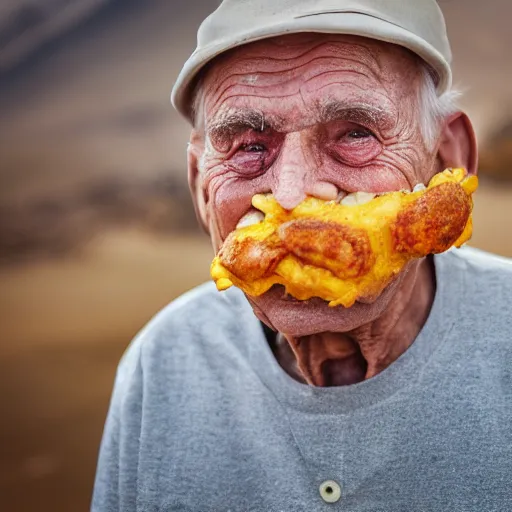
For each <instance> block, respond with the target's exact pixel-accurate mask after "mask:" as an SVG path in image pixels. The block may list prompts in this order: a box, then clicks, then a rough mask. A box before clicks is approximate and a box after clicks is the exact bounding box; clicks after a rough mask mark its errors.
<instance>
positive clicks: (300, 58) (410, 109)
mask: <svg viewBox="0 0 512 512" xmlns="http://www.w3.org/2000/svg"><path fill="white" fill-rule="evenodd" d="M420 84H421V75H420V67H419V64H418V60H417V58H416V57H414V56H412V55H411V54H410V53H409V52H408V51H406V50H404V49H402V48H400V47H397V46H394V45H389V44H385V43H380V42H376V41H371V40H367V39H363V38H357V37H349V36H334V35H320V34H298V35H291V36H285V37H280V38H274V39H269V40H264V41H261V42H257V43H254V44H251V45H246V46H243V47H241V48H238V49H235V50H233V51H232V52H230V53H228V54H226V55H224V56H222V57H220V58H218V59H217V60H216V61H215V62H214V64H213V65H212V66H211V67H210V69H209V70H208V72H207V74H206V77H205V79H204V84H203V87H204V93H205V98H204V111H203V112H202V113H201V118H202V119H204V127H203V126H198V127H197V128H196V129H194V130H193V132H192V135H191V139H190V142H191V144H190V146H189V152H188V157H189V181H190V185H191V189H192V193H193V197H194V200H195V203H196V209H197V211H198V214H199V217H200V219H201V221H202V223H203V224H204V225H205V227H206V228H207V230H208V232H209V233H210V236H211V238H212V242H213V246H214V249H215V251H216V252H217V251H218V250H219V248H220V246H221V245H222V242H223V241H224V240H225V239H226V237H227V236H228V235H229V234H230V232H232V231H233V230H234V229H235V227H236V224H237V222H238V221H239V219H240V218H241V217H242V216H243V215H244V214H245V213H246V212H247V211H248V210H249V209H250V207H251V198H252V196H253V195H255V194H258V193H267V192H271V193H272V194H273V195H274V196H275V198H276V199H277V201H278V202H279V203H280V204H281V206H282V207H284V208H286V209H291V208H293V207H295V206H296V205H297V204H299V203H300V202H301V201H302V200H303V199H304V198H305V197H306V196H307V195H312V196H316V197H319V198H322V199H327V200H331V199H335V198H336V196H337V195H338V193H339V192H340V191H345V192H347V193H350V192H355V191H367V192H376V193H378V192H385V191H392V190H400V189H412V187H414V185H416V184H418V183H427V182H428V181H429V179H430V178H431V177H432V176H433V175H434V174H436V173H438V172H440V171H442V170H443V169H444V168H446V167H465V168H467V169H468V171H469V172H470V173H475V172H476V161H477V155H476V143H475V138H474V133H473V130H472V127H471V124H470V122H469V120H468V118H467V117H466V116H465V115H464V114H463V113H461V112H459V113H457V114H454V115H452V116H450V117H449V118H448V119H446V120H444V122H443V123H442V126H441V130H440V133H439V137H438V140H437V143H436V145H435V147H434V148H433V149H431V150H428V149H427V146H426V145H425V143H424V141H423V138H422V135H421V130H420V126H419V118H418V96H419V87H420ZM203 128H204V129H203ZM434 295H435V278H434V268H433V264H432V262H431V261H430V260H429V259H428V258H424V259H421V260H417V261H414V262H411V263H410V264H408V266H407V267H406V268H405V269H404V271H403V272H402V273H401V274H400V275H399V276H398V277H397V278H396V279H395V280H394V281H393V282H392V283H391V284H390V285H389V286H388V287H387V288H386V289H385V290H384V292H383V293H382V294H381V295H380V296H379V297H378V298H376V299H375V300H373V301H372V302H371V303H362V302H356V304H354V306H352V307H351V308H342V307H336V308H329V307H328V305H327V303H326V302H325V301H323V300H320V299H311V300H309V301H305V302H295V301H290V300H287V299H286V298H283V292H282V289H279V288H278V287H274V288H272V289H271V290H269V291H268V292H267V293H265V294H264V295H262V296H260V297H248V299H249V301H250V303H251V305H252V306H253V309H254V311H255V313H256V315H257V316H258V317H259V318H260V319H261V320H262V321H264V322H265V323H266V324H267V325H269V326H270V327H272V328H273V329H275V330H276V331H278V332H279V333H280V335H279V336H278V340H277V346H276V347H274V348H275V353H276V357H277V358H278V360H279V362H280V363H281V365H282V366H283V368H285V370H286V371H288V373H290V374H291V375H293V376H294V377H295V378H298V379H299V380H302V381H304V382H307V383H309V384H314V385H320V386H327V385H341V384H351V383H354V382H358V381H360V380H362V379H364V378H370V377H372V376H373V375H375V374H377V373H378V372H380V371H382V370H383V369H385V368H386V367H387V366H389V364H391V363H392V362H393V361H394V360H396V359H397V358H398V357H399V356H400V355H401V354H402V353H403V352H404V351H405V350H406V349H407V348H408V347H409V346H410V345H411V343H412V342H413V341H414V339H415V337H416V336H417V334H418V332H419V331H420V330H421V327H422V325H423V324H424V323H425V321H426V319H427V317H428V313H429V310H430V307H431V304H432V301H433V298H434ZM291 354H293V356H294V357H291ZM297 369H298V371H297Z"/></svg>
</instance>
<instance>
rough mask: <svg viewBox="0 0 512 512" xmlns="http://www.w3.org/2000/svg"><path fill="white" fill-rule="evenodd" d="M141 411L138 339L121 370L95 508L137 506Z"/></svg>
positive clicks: (101, 511)
mask: <svg viewBox="0 0 512 512" xmlns="http://www.w3.org/2000/svg"><path fill="white" fill-rule="evenodd" d="M141 414H142V369H141V364H140V347H139V343H138V340H136V341H134V342H133V343H132V345H131V346H130V347H129V348H128V350H127V352H126V353H125V354H124V356H123V358H122V360H121V362H120V364H119V367H118V370H117V374H116V379H115V382H114V390H113V392H112V398H111V401H110V406H109V411H108V415H107V420H106V422H105V427H104V430H103V437H102V441H101V446H100V452H99V457H98V465H97V470H96V478H95V482H94V490H93V496H92V504H91V512H114V511H115V512H120V511H122V512H130V511H135V510H136V508H137V507H136V502H137V469H138V459H139V437H140V425H141Z"/></svg>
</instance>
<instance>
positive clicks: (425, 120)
mask: <svg viewBox="0 0 512 512" xmlns="http://www.w3.org/2000/svg"><path fill="white" fill-rule="evenodd" d="M420 71H421V80H422V84H421V86H420V89H419V98H418V103H419V105H418V106H419V108H418V111H417V112H418V115H419V119H418V121H419V127H420V130H421V134H422V136H423V140H424V142H425V145H426V147H427V149H428V150H430V151H432V150H434V148H435V144H436V142H437V139H438V137H439V135H440V132H441V128H442V123H443V121H444V120H445V119H446V118H447V117H449V116H451V115H452V114H454V113H456V112H458V111H459V110H460V107H459V103H458V100H459V98H460V97H461V96H462V93H461V92H460V91H458V90H455V89H451V90H449V91H446V92H445V93H443V94H442V95H441V96H438V94H437V89H436V84H435V79H434V76H433V75H432V72H431V69H430V68H429V67H428V66H427V65H426V64H424V63H423V62H421V63H420ZM204 96H205V94H204V88H203V79H202V78H201V79H199V81H198V82H197V84H196V86H195V88H194V92H193V96H192V107H191V115H192V120H193V124H194V128H196V129H197V130H202V129H203V128H204V121H205V120H204V99H205V97H204Z"/></svg>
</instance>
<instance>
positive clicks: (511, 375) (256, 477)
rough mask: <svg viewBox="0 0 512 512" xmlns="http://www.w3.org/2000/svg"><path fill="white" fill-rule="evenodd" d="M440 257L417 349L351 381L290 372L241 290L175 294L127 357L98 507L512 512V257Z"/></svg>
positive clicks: (464, 253) (464, 252) (108, 433)
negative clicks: (304, 380)
mask: <svg viewBox="0 0 512 512" xmlns="http://www.w3.org/2000/svg"><path fill="white" fill-rule="evenodd" d="M435 267H436V274H437V281H438V286H437V293H436V297H435V301H434V304H433V307H432V310H431V313H430V316H429V318H428V321H427V323H426V325H425V326H424V328H423V329H422V331H421V332H420V334H419V335H418V337H417V339H416V340H415V342H414V343H413V345H412V346H411V347H410V348H409V349H408V350H407V352H406V353H405V354H403V355H402V356H401V357H400V358H399V359H398V360H397V361H395V362H394V363H393V364H392V365H391V366H390V367H389V368H387V369H386V370H384V371H383V372H382V373H380V374H379V375H377V376H376V377H374V378H372V379H369V380H367V381H364V382H361V383H359V384H355V385H351V386H345V387H333V388H316V387H310V386H307V385H304V384H300V383H298V382H297V381H295V380H293V379H292V378H291V377H289V376H288V375H287V374H286V373H285V372H284V371H283V370H282V368H281V367H280V366H279V364H278V363H277V361H276V360H275V358H274V357H273V355H272V352H271V349H270V347H269V345H268V343H267V341H266V338H265V336H264V333H263V330H262V327H261V324H260V322H259V321H258V320H257V319H256V317H255V316H254V314H253V313H252V310H251V308H250V306H249V304H248V302H247V301H246V299H245V297H244V296H243V294H242V293H241V292H240V291H238V290H236V289H230V290H228V291H227V292H223V293H219V292H217V291H216V290H215V288H214V286H213V285H211V284H207V285H204V286H201V287H199V288H197V289H195V290H192V291H191V292H189V293H187V294H185V295H184V296H182V297H181V298H179V299H178V300H176V301H174V302H173V303H171V304H170V305H169V306H168V307H167V308H165V309H164V310H163V311H162V312H161V313H159V314H158V315H157V316H156V317H155V319H153V320H152V321H151V322H150V323H149V325H148V326H147V327H146V328H144V330H143V331H142V332H141V333H140V334H139V336H138V337H137V338H136V340H135V341H134V342H133V343H132V345H131V346H130V348H129V349H128V351H127V353H126V354H125V356H124V357H123V360H122V362H121V364H120V366H119V370H118V374H117V379H116V383H115V388H114V393H113V397H112V402H111V406H110V411H109V415H108V419H107V423H106V427H105V432H104V437H103V442H102V446H101V452H100V458H99V464H98V473H97V477H96V484H95V490H94V497H93V504H92V510H93V511H94V512H100V511H101V512H106V511H109V512H110V511H123V512H128V511H135V510H136V511H141V512H142V511H144V512H149V511H155V512H156V511H166V512H169V511H198V512H220V511H222V512H227V511H231V512H255V511H258V512H280V511H283V512H316V511H318V512H320V511H333V510H337V511H346V512H363V511H364V512H370V511H371V512H416V511H418V512H434V511H435V512H437V511H443V512H445V511H446V512H457V511H475V512H491V511H496V512H498V511H499V512H510V511H512V339H511V338H512V326H511V324H512V309H511V304H512V263H511V262H510V261H509V260H506V259H502V258H498V257H496V256H492V255H490V254H486V253H483V252H480V251H476V250H473V249H468V248H465V249H461V250H452V251H449V252H448V253H445V254H442V255H439V256H436V257H435ZM330 480H332V481H334V483H331V484H330V486H331V487H330V489H327V487H328V485H324V486H323V487H322V492H320V490H319V489H320V487H321V486H322V483H324V482H326V481H330ZM338 486H339V487H338ZM338 490H341V497H340V498H339V499H338V501H336V502H335V503H329V502H328V501H329V500H330V501H332V498H333V497H334V498H336V497H337V493H338ZM326 493H327V494H326ZM326 500H327V501H326Z"/></svg>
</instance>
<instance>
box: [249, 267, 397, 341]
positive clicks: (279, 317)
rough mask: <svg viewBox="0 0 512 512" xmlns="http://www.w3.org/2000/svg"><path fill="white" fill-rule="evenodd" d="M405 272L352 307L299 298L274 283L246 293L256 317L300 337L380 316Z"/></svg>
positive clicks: (353, 326) (345, 329)
mask: <svg viewBox="0 0 512 512" xmlns="http://www.w3.org/2000/svg"><path fill="white" fill-rule="evenodd" d="M405 274H406V272H402V273H401V274H400V275H399V276H397V278H396V279H395V280H394V281H393V282H391V283H390V284H389V285H388V286H387V287H386V288H385V289H384V291H383V292H382V293H381V294H380V295H379V296H378V297H377V298H376V299H374V300H373V301H371V303H370V302H366V301H365V302H362V301H358V302H355V304H354V305H353V306H351V307H350V308H345V307H343V306H335V307H329V305H328V302H326V301H325V300H323V299H319V298H313V299H309V300H305V301H298V300H296V299H293V298H291V297H287V296H286V295H285V292H284V287H282V286H281V285H275V286H273V287H272V288H271V289H270V290H268V291H267V292H266V293H264V294H263V295H260V296H259V297H253V296H248V295H246V297H247V299H248V300H249V302H250V303H251V305H252V308H253V310H254V313H255V314H256V316H257V317H258V318H259V319H260V320H261V321H262V322H263V323H265V324H266V325H268V326H269V327H270V328H272V329H274V330H275V331H278V332H280V333H282V334H285V335H288V336H293V337H300V336H309V335H311V334H319V333H322V332H349V331H353V330H354V329H357V328H358V327H361V326H363V325H365V324H368V323H370V322H373V321H374V320H376V319H377V318H378V317H380V316H381V315H382V314H383V312H384V311H385V310H386V308H387V307H388V305H389V303H390V302H391V301H392V299H393V297H394V296H395V294H396V293H397V291H398V289H399V287H400V284H401V283H402V281H403V279H404V276H405Z"/></svg>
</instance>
